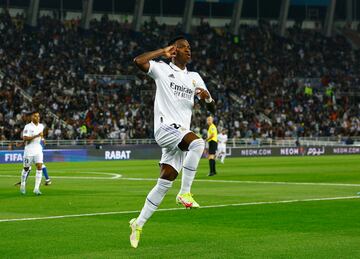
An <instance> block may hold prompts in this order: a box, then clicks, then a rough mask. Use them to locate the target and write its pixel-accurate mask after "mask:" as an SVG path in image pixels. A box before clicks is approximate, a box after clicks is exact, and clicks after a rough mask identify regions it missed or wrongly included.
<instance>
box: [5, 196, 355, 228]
mask: <svg viewBox="0 0 360 259" xmlns="http://www.w3.org/2000/svg"><path fill="white" fill-rule="evenodd" d="M359 198H360V196H344V197H329V198H309V199H297V200H282V201H259V202H244V203H233V204H217V205H207V206H202V207H200V208H199V209H210V208H224V207H239V206H252V205H266V204H286V203H297V202H311V201H332V200H349V199H359ZM175 210H185V209H184V208H179V207H178V208H164V209H158V210H157V211H160V212H161V211H175ZM139 212H140V210H128V211H110V212H96V213H85V214H72V215H71V214H70V215H60V216H47V217H33V218H14V219H0V223H2V222H14V221H35V220H46V219H63V218H78V217H93V216H103V215H119V214H133V213H139Z"/></svg>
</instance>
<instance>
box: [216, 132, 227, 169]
mask: <svg viewBox="0 0 360 259" xmlns="http://www.w3.org/2000/svg"><path fill="white" fill-rule="evenodd" d="M227 141H228V136H227V134H226V129H223V130H222V131H221V133H220V134H219V135H218V150H217V158H218V159H220V162H221V163H224V160H225V157H226V142H227Z"/></svg>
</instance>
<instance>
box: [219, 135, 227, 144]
mask: <svg viewBox="0 0 360 259" xmlns="http://www.w3.org/2000/svg"><path fill="white" fill-rule="evenodd" d="M227 141H228V136H227V135H226V134H223V133H220V134H219V135H218V145H224V146H225V145H226V142H227Z"/></svg>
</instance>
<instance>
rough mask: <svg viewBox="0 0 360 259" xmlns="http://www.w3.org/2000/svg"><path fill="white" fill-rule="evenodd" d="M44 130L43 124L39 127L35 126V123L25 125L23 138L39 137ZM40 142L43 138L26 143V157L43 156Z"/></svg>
mask: <svg viewBox="0 0 360 259" xmlns="http://www.w3.org/2000/svg"><path fill="white" fill-rule="evenodd" d="M43 130H44V125H43V124H41V123H39V124H38V125H35V124H34V123H32V122H30V123H28V124H26V125H25V128H24V131H23V136H24V137H32V136H35V135H38V134H39V133H40V132H42V131H43ZM40 142H41V137H37V138H34V139H33V140H31V141H26V144H25V149H24V156H36V155H39V154H42V151H43V148H42V146H41V143H40Z"/></svg>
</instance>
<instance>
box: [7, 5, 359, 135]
mask: <svg viewBox="0 0 360 259" xmlns="http://www.w3.org/2000/svg"><path fill="white" fill-rule="evenodd" d="M24 21H25V18H24V17H23V16H20V15H19V16H17V17H13V18H11V17H10V16H9V14H8V13H6V12H4V13H2V14H0V79H1V80H0V140H15V139H20V132H21V130H22V128H23V126H24V114H25V113H26V112H28V111H30V110H34V109H37V110H40V112H41V114H42V116H43V118H42V121H43V122H44V123H45V125H46V138H47V139H81V138H87V139H98V138H114V139H115V138H121V139H126V138H152V137H153V121H152V120H153V116H152V110H153V108H152V107H153V98H154V93H155V84H154V83H153V81H152V80H151V79H150V78H149V77H147V76H146V75H145V74H143V73H140V72H139V71H138V70H137V69H136V68H135V67H134V65H133V62H132V59H133V57H134V56H136V55H137V54H139V53H141V52H144V51H146V50H151V49H155V48H159V47H160V46H164V45H166V43H167V41H168V40H169V39H170V38H171V37H173V36H175V35H178V34H180V33H181V31H180V27H177V26H176V27H170V26H165V25H160V24H158V23H157V22H156V21H155V20H151V21H150V22H145V23H144V25H143V27H142V30H141V32H133V31H132V30H131V29H130V25H129V24H128V23H127V22H125V23H119V22H117V21H112V20H109V19H108V18H107V17H106V16H104V17H103V18H102V19H101V20H100V21H96V20H93V21H92V22H91V27H90V30H87V31H84V30H82V29H81V28H80V27H79V21H78V20H71V21H65V22H63V23H62V22H60V21H59V20H57V19H53V18H51V17H41V18H39V21H38V27H37V28H36V29H35V28H29V27H27V26H26V25H25V23H24ZM195 30H196V32H195V33H193V34H192V35H189V39H190V40H191V44H192V49H193V51H192V52H193V62H192V63H191V64H190V66H189V67H190V69H193V70H195V71H198V72H199V73H200V74H201V75H202V76H203V78H204V80H205V82H206V83H207V86H208V88H209V90H210V92H211V93H212V95H213V98H214V99H215V100H216V101H217V112H216V115H215V121H216V122H217V124H218V127H219V129H221V128H226V129H228V131H229V137H235V138H243V137H248V138H250V137H253V136H259V137H264V138H274V137H279V138H285V137H304V136H305V137H315V136H339V135H341V136H360V102H359V97H355V96H352V92H353V91H357V92H360V88H359V85H360V81H359V80H360V67H359V66H360V65H359V64H360V62H359V60H360V53H359V51H355V50H353V49H352V47H351V45H350V44H349V43H348V42H347V41H346V39H345V38H344V37H343V36H341V35H337V36H334V37H332V38H326V37H324V36H323V35H322V34H321V33H319V32H317V31H314V30H302V29H300V26H299V25H298V24H297V25H295V26H294V27H292V28H290V29H289V30H288V31H287V37H286V38H282V37H279V36H278V35H277V34H276V27H274V26H273V25H270V24H269V23H267V22H266V21H259V25H258V26H256V27H255V26H247V25H242V26H241V28H240V33H239V35H238V36H234V35H231V34H229V33H227V32H226V31H227V30H226V28H225V29H223V30H220V29H216V28H211V27H210V26H209V25H208V24H207V23H205V22H203V23H202V25H201V26H199V27H197V28H196V29H195ZM109 75H110V76H109ZM205 117H206V112H203V111H202V107H201V105H200V104H199V103H198V102H196V104H195V108H194V116H193V129H194V130H195V131H198V132H199V133H200V134H202V133H203V132H206V130H205V128H206V120H205Z"/></svg>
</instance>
